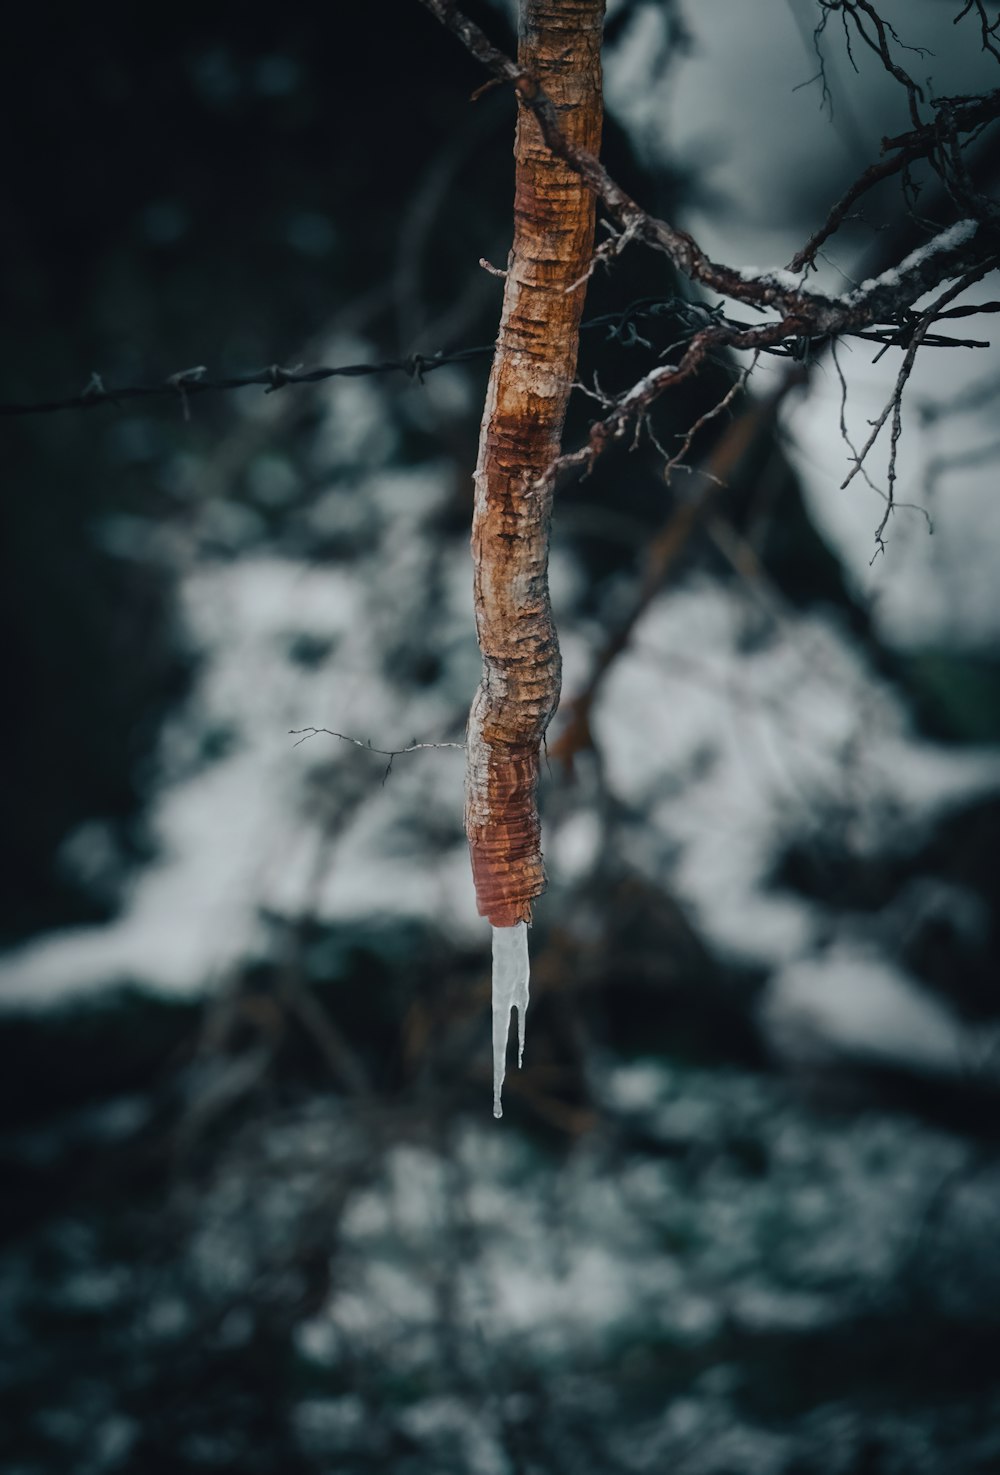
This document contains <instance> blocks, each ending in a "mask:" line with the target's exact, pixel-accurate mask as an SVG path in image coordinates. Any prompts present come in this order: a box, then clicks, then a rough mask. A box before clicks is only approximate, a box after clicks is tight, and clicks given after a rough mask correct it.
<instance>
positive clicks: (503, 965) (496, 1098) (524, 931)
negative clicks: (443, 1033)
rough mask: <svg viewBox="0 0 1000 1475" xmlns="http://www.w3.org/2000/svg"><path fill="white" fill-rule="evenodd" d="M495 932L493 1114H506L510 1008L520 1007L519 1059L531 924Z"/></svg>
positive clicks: (500, 928)
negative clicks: (529, 928) (504, 1109)
mask: <svg viewBox="0 0 1000 1475" xmlns="http://www.w3.org/2000/svg"><path fill="white" fill-rule="evenodd" d="M492 932H493V1115H494V1116H495V1117H502V1116H503V1106H502V1104H501V1100H500V1097H501V1092H502V1091H503V1080H504V1075H505V1073H506V1065H507V1035H508V1033H509V1030H510V1014H511V1010H512V1009H514V1008H516V1009H517V1063H518V1067H520V1065H521V1061H522V1059H523V1057H524V1016H525V1014H526V1013H527V1009H528V975H529V964H528V928H527V924H526V923H524V922H517V923H516V924H515V925H514V926H513V927H494V928H493V929H492Z"/></svg>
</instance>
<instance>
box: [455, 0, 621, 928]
mask: <svg viewBox="0 0 1000 1475" xmlns="http://www.w3.org/2000/svg"><path fill="white" fill-rule="evenodd" d="M603 19H604V0H521V14H520V26H519V44H518V60H519V63H520V65H521V66H522V67H523V68H524V69H525V71H526V72H528V73H530V75H531V77H532V78H533V79H534V80H535V81H537V82H538V83H540V84H541V86H542V87H543V88H544V90H545V92H546V94H547V95H548V97H549V98H550V99H551V100H552V102H553V104H554V106H555V108H556V110H557V113H558V116H559V124H560V128H561V130H562V132H563V134H564V136H565V137H566V138H567V139H568V140H569V141H570V142H571V143H572V144H574V145H576V146H578V147H580V148H583V149H586V150H587V151H588V152H589V153H594V154H596V153H597V152H598V150H599V148H600V137H601V124H602V100H601V32H602V26H603ZM514 157H515V164H516V177H515V195H514V244H513V247H512V249H511V253H510V257H509V260H508V269H507V280H506V286H505V290H504V300H503V313H502V317H501V321H500V331H499V335H498V338H497V348H496V354H495V356H494V360H493V368H492V372H491V374H490V382H489V388H488V390H487V395H486V406H485V410H484V413H483V423H482V428H481V431H480V440H479V460H478V464H477V467H476V476H475V483H476V496H475V512H474V515H473V524H472V553H473V561H474V567H475V585H474V588H475V608H476V628H477V633H478V636H479V647H480V650H481V651H482V655H483V676H482V681H481V682H480V685H479V689H478V691H477V692H476V696H475V700H474V701H473V705H472V711H471V713H470V715H469V729H468V740H467V754H468V760H467V761H468V768H467V775H466V809H465V820H466V832H467V834H468V837H469V847H470V851H471V855H472V872H473V878H474V880H475V885H476V900H477V904H478V907H479V911H480V913H481V915H483V916H485V917H488V918H489V920H490V922H491V923H492V924H493V925H494V926H496V927H512V926H513V925H514V924H515V923H517V922H530V921H531V906H532V902H533V901H534V899H535V897H536V896H538V895H540V893H541V892H542V891H543V890H544V889H545V872H544V868H543V865H542V852H541V843H540V842H541V828H540V824H539V819H538V807H537V787H538V772H539V752H540V749H541V743H542V739H543V737H544V735H545V729H546V728H547V727H548V725H549V722H550V720H551V719H552V716H553V715H554V713H555V710H556V707H557V705H558V702H559V684H560V671H561V668H560V659H559V644H558V641H557V638H556V631H555V626H554V625H553V622H552V612H551V607H550V604H549V589H548V545H549V523H550V519H551V513H552V479H551V478H550V477H549V476H548V475H547V473H548V471H549V468H550V467H551V465H552V462H553V461H554V460H555V458H556V457H557V456H558V454H559V449H560V442H561V437H562V429H563V421H564V419H565V415H566V404H567V401H568V399H569V392H570V385H571V384H572V382H573V378H574V376H575V373H576V356H577V342H578V332H579V326H580V316H581V313H582V311H583V300H584V296H585V294H586V283H584V282H581V278H582V277H583V275H584V273H585V272H586V270H587V267H588V264H589V262H590V259H591V253H592V251H593V242H594V196H593V193H592V191H591V189H590V187H589V186H588V185H587V184H585V183H584V181H583V179H582V178H581V177H580V175H579V173H577V171H576V170H575V169H573V168H571V167H570V166H569V165H568V164H567V163H566V162H565V161H564V160H563V159H560V158H557V157H556V155H554V154H553V153H551V152H550V150H549V149H548V147H547V145H546V144H545V142H544V140H543V138H542V134H541V130H540V128H539V125H538V122H537V120H536V119H535V117H534V116H533V114H532V112H531V111H530V109H529V108H528V107H526V106H525V105H524V104H523V103H522V102H521V101H520V99H519V103H518V123H517V135H516V140H515V145H514Z"/></svg>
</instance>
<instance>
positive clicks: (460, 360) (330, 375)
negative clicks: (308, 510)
mask: <svg viewBox="0 0 1000 1475" xmlns="http://www.w3.org/2000/svg"><path fill="white" fill-rule="evenodd" d="M998 310H1000V303H997V302H986V303H980V304H977V305H975V306H972V307H964V308H953V309H952V310H951V311H950V312H942V313H940V314H939V316H940V317H942V318H946V317H960V316H972V315H974V314H976V313H992V312H997V311H998ZM661 316H669V317H671V318H672V319H674V320H676V322H677V324H678V325H679V326H681V327H682V328H683V329H684V334H683V335H682V337H681V338H679V339H677V340H676V342H673V343H670V344H669V345H668V346H667V347H666V348H665V349H663V350H662V351H661V355H660V356H661V357H662V356H663V355H665V354H666V353H669V352H670V351H671V350H672V349H676V348H678V347H681V346H682V345H683V344H684V343H685V342H686V340H687V337H688V336H689V335H690V334H692V333H694V332H696V331H697V330H698V329H699V328H701V327H705V326H707V325H708V324H716V325H725V326H728V327H732V328H735V329H740V328H745V327H747V326H748V325H747V324H745V323H738V322H735V321H734V320H732V319H730V318H727V317H724V316H723V315H722V304H721V303H719V304H717V305H716V306H714V307H710V306H709V305H708V304H706V303H704V302H691V301H688V300H687V299H685V298H683V297H678V296H670V297H643V298H640V299H638V300H637V301H635V302H631V303H629V305H628V306H627V307H625V308H623V309H621V310H620V311H618V312H609V313H604V314H602V315H601V316H599V317H594V318H589V319H588V320H587V321H586V322H584V323H582V324H581V328H580V331H581V332H591V331H593V330H594V329H597V328H606V329H608V337H609V339H615V340H617V342H618V343H619V344H620V345H621V346H622V347H624V348H636V347H642V348H647V349H652V348H653V344H651V343H650V341H649V340H648V339H647V338H644V337H643V336H642V335H641V334H640V333H639V332H638V330H637V328H636V323H637V322H640V321H643V320H645V319H648V318H655V317H661ZM905 332H906V328H905V326H904V325H902V324H900V323H892V324H890V325H889V326H888V327H886V328H878V327H876V328H872V329H868V330H856V331H855V332H853V333H851V334H850V336H852V337H857V338H864V339H866V340H868V341H869V342H873V343H878V344H881V345H882V349H883V352H884V351H885V349H886V348H890V347H892V346H893V345H900V344H903V343H905ZM923 341H924V345H925V346H926V347H940V348H945V347H948V348H951V347H954V348H988V347H989V344H988V343H986V342H984V341H983V340H981V339H959V338H948V337H945V336H943V335H940V334H926V335H925V337H924V340H923ZM818 343H819V340H812V346H818ZM494 349H495V344H493V343H487V344H483V345H481V346H478V347H474V348H458V349H453V350H449V351H447V352H445V351H442V352H439V353H435V354H430V355H425V354H419V353H413V354H409V355H407V357H405V358H399V359H380V360H376V361H373V362H369V363H357V364H336V365H328V364H320V365H317V366H315V367H312V368H307V367H306V366H305V365H304V364H295V365H294V366H292V367H291V368H286V367H285V366H283V365H281V364H271V365H269V366H268V367H267V368H266V369H258V370H255V371H254V372H252V373H246V374H230V375H224V376H221V377H216V378H213V377H210V376H209V373H208V369H207V367H206V365H204V364H197V365H195V366H194V367H193V368H190V369H180V370H178V371H177V373H175V374H169V375H168V376H167V377H166V379H163V380H160V381H159V382H157V383H155V384H129V385H124V386H116V387H115V388H113V389H109V388H108V387H107V386H106V385H105V383H104V380H103V378H102V377H101V375H100V374H99V373H97V372H96V370H95V371H94V372H93V373H92V374H91V376H90V379H89V380H88V382H87V384H86V385H85V386H84V388H83V389H82V390H81V392H80V393H79V394H72V395H67V396H66V397H64V398H62V399H45V400H27V401H7V402H0V416H3V417H12V416H26V415H53V414H58V413H59V412H60V411H63V410H93V409H96V408H97V407H98V406H99V405H114V406H115V407H119V408H120V407H121V406H122V405H123V404H125V403H126V402H127V401H129V400H137V399H164V398H167V397H170V396H174V397H176V398H177V399H179V401H180V404H181V407H182V409H183V412H184V418H185V419H189V418H190V404H189V400H190V398H191V397H192V396H194V395H199V394H213V393H220V392H224V391H227V390H235V389H248V388H250V387H251V386H252V385H260V386H262V387H263V389H264V392H265V393H266V394H274V393H275V392H276V391H277V390H279V389H285V388H287V387H288V386H289V385H296V384H320V383H322V382H323V381H324V380H326V379H335V378H341V379H357V378H362V377H364V376H367V375H373V374H405V375H406V376H407V377H408V378H409V379H410V380H412V381H413V382H414V383H417V384H422V383H423V381H424V378H425V377H426V375H428V374H432V373H433V372H434V370H435V369H443V368H446V367H447V366H449V365H451V364H464V363H471V362H473V361H474V360H476V359H486V358H490V357H492V355H493V352H494ZM809 349H810V342H809V341H807V340H795V341H793V342H789V343H782V344H772V345H765V346H764V347H763V350H762V351H763V352H765V353H771V354H777V355H778V356H781V357H792V358H803V357H808V353H809Z"/></svg>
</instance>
